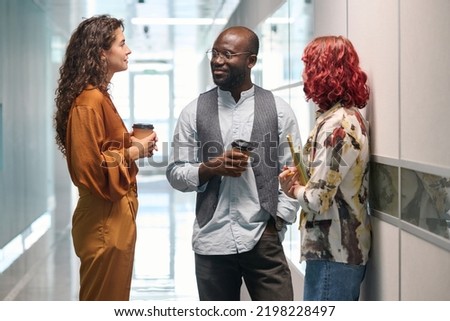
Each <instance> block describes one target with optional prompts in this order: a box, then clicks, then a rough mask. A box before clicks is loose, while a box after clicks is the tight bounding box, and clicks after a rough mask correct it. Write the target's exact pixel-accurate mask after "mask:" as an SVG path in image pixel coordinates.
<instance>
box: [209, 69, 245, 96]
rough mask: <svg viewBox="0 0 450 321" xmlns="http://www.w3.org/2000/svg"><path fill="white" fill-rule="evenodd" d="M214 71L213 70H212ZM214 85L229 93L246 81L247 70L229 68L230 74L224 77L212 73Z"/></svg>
mask: <svg viewBox="0 0 450 321" xmlns="http://www.w3.org/2000/svg"><path fill="white" fill-rule="evenodd" d="M212 69H213V68H212ZM212 77H213V81H214V83H215V84H216V85H217V86H218V87H219V88H220V89H222V90H226V91H229V90H231V89H234V88H238V87H240V86H241V85H242V84H243V83H244V80H245V68H229V70H228V73H225V74H223V75H218V76H217V75H214V72H213V73H212Z"/></svg>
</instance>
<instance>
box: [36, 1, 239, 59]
mask: <svg viewBox="0 0 450 321" xmlns="http://www.w3.org/2000/svg"><path fill="white" fill-rule="evenodd" d="M32 1H33V2H34V3H35V4H36V5H38V6H39V7H41V8H42V9H43V10H45V11H47V12H48V13H49V16H50V25H51V27H52V28H53V30H54V31H55V32H56V33H57V34H59V35H60V36H62V38H63V39H66V40H67V39H68V37H69V36H70V34H71V32H72V31H73V29H74V28H75V27H76V26H77V24H78V23H79V22H80V21H81V19H82V18H85V17H89V16H92V15H95V14H103V13H107V14H111V15H112V16H114V17H117V18H122V19H124V21H125V35H126V37H127V43H128V44H129V46H130V48H131V49H132V50H133V57H134V59H144V60H145V59H157V57H167V56H168V55H171V54H172V53H173V52H174V51H176V50H192V49H194V50H195V49H196V48H198V49H199V50H205V48H206V46H208V45H210V42H212V40H213V39H214V38H215V36H216V35H217V33H218V32H219V31H220V30H221V29H222V28H223V24H221V25H188V24H186V23H191V22H192V21H191V20H189V21H181V23H184V24H179V25H173V24H165V25H163V24H161V21H160V20H159V21H156V22H157V23H158V24H154V23H156V22H155V21H144V22H142V20H143V19H149V18H152V19H156V18H157V19H162V18H179V19H181V18H188V19H194V18H208V19H216V20H215V21H222V20H225V21H226V20H228V18H229V17H230V16H231V14H232V13H233V11H234V10H235V9H236V6H237V5H238V3H239V0H32ZM136 18H139V19H140V20H141V21H140V22H139V23H134V22H135V21H136V20H137V19H136ZM170 23H180V20H177V21H175V22H174V21H171V22H170ZM155 57H156V58H155Z"/></svg>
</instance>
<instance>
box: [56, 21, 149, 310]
mask: <svg viewBox="0 0 450 321" xmlns="http://www.w3.org/2000/svg"><path fill="white" fill-rule="evenodd" d="M123 30H124V25H123V22H122V20H119V19H116V18H112V17H110V16H108V15H101V16H95V17H92V18H89V19H85V20H83V21H82V22H81V23H80V24H79V26H78V27H77V28H76V30H75V31H74V32H73V34H72V36H71V38H70V41H69V44H68V46H67V49H66V54H65V58H64V62H63V64H62V66H61V67H60V70H59V71H60V78H59V81H58V88H57V89H56V98H55V102H56V108H57V110H56V113H55V128H56V133H57V135H56V142H57V144H58V147H59V149H60V150H61V152H62V153H63V155H64V156H65V157H66V160H67V166H68V170H69V172H70V176H71V179H72V182H73V183H74V185H75V186H77V188H78V191H79V199H78V203H77V206H76V208H75V212H74V214H73V218H72V239H73V244H74V248H75V252H76V254H77V256H78V257H79V258H80V262H81V265H80V293H79V299H80V300H108V301H110V300H129V295H130V287H131V278H132V270H133V261H134V248H135V243H136V222H135V220H136V213H137V208H138V200H137V187H136V174H137V172H138V167H137V165H136V164H135V162H134V161H135V160H137V159H139V158H142V157H147V156H152V155H153V151H154V150H156V141H157V137H156V133H153V134H151V135H149V136H147V137H145V138H143V139H137V138H135V137H133V136H132V135H130V134H129V133H128V130H127V128H126V127H125V125H124V123H123V121H122V118H121V117H120V116H119V114H118V112H117V110H116V108H115V106H114V104H113V102H112V100H111V97H110V95H109V93H108V87H109V83H110V81H111V78H112V77H113V75H114V73H115V72H119V71H123V70H126V69H127V68H128V55H129V54H130V53H131V50H130V49H129V48H128V46H127V45H126V44H125V37H124V34H123Z"/></svg>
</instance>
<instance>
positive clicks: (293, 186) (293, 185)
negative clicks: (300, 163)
mask: <svg viewBox="0 0 450 321" xmlns="http://www.w3.org/2000/svg"><path fill="white" fill-rule="evenodd" d="M298 177H299V174H298V171H297V168H296V167H287V166H284V167H283V171H282V172H281V173H280V175H278V179H279V181H280V185H281V189H282V190H283V192H284V193H285V194H286V195H287V196H289V197H291V198H295V199H297V195H298V193H299V190H300V186H301V185H300V184H299V182H298Z"/></svg>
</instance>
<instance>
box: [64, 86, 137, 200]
mask: <svg viewBox="0 0 450 321" xmlns="http://www.w3.org/2000/svg"><path fill="white" fill-rule="evenodd" d="M129 145H130V135H129V133H128V130H127V129H126V127H125V125H124V123H123V121H122V118H121V117H120V116H119V114H118V113H117V110H116V108H115V107H114V104H113V103H112V101H111V99H110V98H109V96H107V95H105V94H103V93H102V92H101V91H100V90H98V89H96V88H94V87H92V86H89V87H88V88H87V89H85V90H84V91H83V92H82V93H81V94H80V95H79V96H78V97H77V98H76V100H75V102H74V104H73V106H72V108H71V110H70V114H69V119H68V124H67V137H66V147H67V148H66V150H67V154H66V156H67V164H68V168H69V172H70V176H71V179H72V182H73V183H74V185H75V186H77V187H84V188H87V189H89V190H90V191H91V192H92V193H94V194H95V195H97V196H99V197H101V198H103V199H107V200H110V201H117V200H119V199H121V198H122V197H123V196H124V195H125V194H126V193H127V192H128V191H129V190H130V188H131V186H132V185H135V184H136V174H137V172H138V168H137V165H136V164H135V163H134V162H132V161H129V160H128V159H126V157H125V156H124V148H126V147H129Z"/></svg>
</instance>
